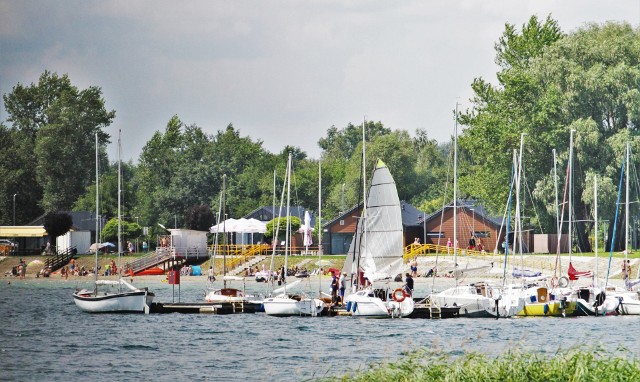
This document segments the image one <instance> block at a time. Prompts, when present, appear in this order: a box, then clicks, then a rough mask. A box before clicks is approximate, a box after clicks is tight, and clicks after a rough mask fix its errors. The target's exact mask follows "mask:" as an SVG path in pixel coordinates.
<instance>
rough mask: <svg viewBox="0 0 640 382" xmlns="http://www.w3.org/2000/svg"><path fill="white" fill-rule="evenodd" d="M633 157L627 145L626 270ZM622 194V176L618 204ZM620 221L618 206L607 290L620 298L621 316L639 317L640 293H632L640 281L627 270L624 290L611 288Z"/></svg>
mask: <svg viewBox="0 0 640 382" xmlns="http://www.w3.org/2000/svg"><path fill="white" fill-rule="evenodd" d="M630 157H631V146H630V145H629V143H627V149H626V154H625V160H623V165H622V169H621V172H624V169H625V163H626V201H625V215H626V216H625V249H624V253H625V258H624V259H623V267H625V269H626V265H625V264H627V260H628V254H629V161H630V159H631V158H630ZM621 192H622V174H621V176H620V187H619V190H618V203H617V205H619V204H620V203H619V200H620V193H621ZM617 221H618V208H617V206H616V215H615V220H614V222H615V223H614V228H613V239H612V240H611V250H610V253H609V270H608V271H607V281H606V283H605V290H606V291H607V292H609V293H608V294H609V295H611V296H614V297H616V298H618V301H619V302H620V305H619V307H618V310H617V311H618V312H619V313H620V314H625V315H638V314H640V292H638V291H636V292H634V291H632V289H633V287H634V286H636V285H637V284H640V280H635V281H631V275H630V274H628V272H627V271H626V270H625V273H626V275H623V277H624V283H625V287H624V288H615V287H609V285H608V284H609V271H610V269H611V258H612V256H613V245H614V244H613V243H615V235H616V227H615V224H616V223H617Z"/></svg>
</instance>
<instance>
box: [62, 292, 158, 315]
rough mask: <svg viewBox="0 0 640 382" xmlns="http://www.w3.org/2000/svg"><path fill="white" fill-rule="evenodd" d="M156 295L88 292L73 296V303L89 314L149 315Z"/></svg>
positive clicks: (146, 293) (77, 293)
mask: <svg viewBox="0 0 640 382" xmlns="http://www.w3.org/2000/svg"><path fill="white" fill-rule="evenodd" d="M154 297H155V295H154V294H153V293H150V292H149V291H147V290H139V291H131V292H122V293H98V295H97V296H96V295H95V294H94V293H93V292H88V291H86V290H83V291H79V292H76V293H74V294H73V301H74V302H75V304H76V306H77V307H78V308H80V310H82V311H84V312H87V313H149V309H150V307H151V303H152V302H153V298H154Z"/></svg>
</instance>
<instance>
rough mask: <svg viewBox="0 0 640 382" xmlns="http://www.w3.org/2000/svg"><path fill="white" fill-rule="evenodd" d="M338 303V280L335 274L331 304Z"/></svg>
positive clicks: (332, 278)
mask: <svg viewBox="0 0 640 382" xmlns="http://www.w3.org/2000/svg"><path fill="white" fill-rule="evenodd" d="M337 301H338V278H337V277H336V274H335V273H334V274H333V276H332V277H331V303H332V304H335V303H336V302H337Z"/></svg>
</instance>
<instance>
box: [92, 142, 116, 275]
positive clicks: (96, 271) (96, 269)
mask: <svg viewBox="0 0 640 382" xmlns="http://www.w3.org/2000/svg"><path fill="white" fill-rule="evenodd" d="M120 134H121V130H118V279H120V278H121V277H122V265H121V258H122V205H121V204H122V159H121V151H122V143H121V139H120ZM96 272H97V269H96ZM121 286H122V284H118V288H121Z"/></svg>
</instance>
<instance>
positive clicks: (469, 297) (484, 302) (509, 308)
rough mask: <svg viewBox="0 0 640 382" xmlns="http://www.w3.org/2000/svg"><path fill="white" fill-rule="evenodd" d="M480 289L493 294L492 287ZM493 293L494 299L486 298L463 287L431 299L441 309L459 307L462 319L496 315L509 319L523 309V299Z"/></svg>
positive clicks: (452, 289)
mask: <svg viewBox="0 0 640 382" xmlns="http://www.w3.org/2000/svg"><path fill="white" fill-rule="evenodd" d="M480 288H481V290H484V291H485V292H484V293H487V294H489V293H491V294H492V293H494V290H493V288H492V287H489V286H483V287H480ZM495 293H496V295H495V298H494V297H487V296H484V295H482V294H478V293H477V288H476V287H475V286H472V285H463V286H458V287H453V288H449V289H447V290H444V291H442V292H440V293H436V294H434V295H433V296H432V298H433V299H434V301H435V303H436V304H438V305H439V306H442V307H452V306H453V307H460V316H464V317H496V316H497V315H498V314H499V315H500V317H511V316H515V315H516V314H517V313H518V312H519V311H520V310H522V308H523V307H524V304H525V300H524V298H523V297H521V296H519V295H517V294H515V293H510V294H508V295H505V296H502V297H500V295H499V292H498V291H497V290H496V291H495ZM496 300H497V302H498V304H497V305H496ZM496 307H497V309H496Z"/></svg>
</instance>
